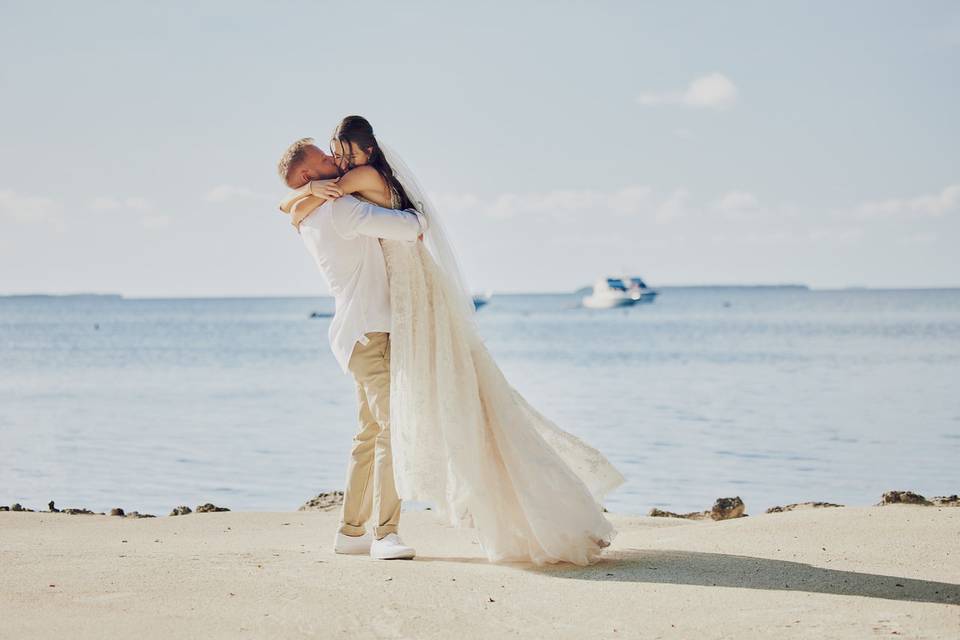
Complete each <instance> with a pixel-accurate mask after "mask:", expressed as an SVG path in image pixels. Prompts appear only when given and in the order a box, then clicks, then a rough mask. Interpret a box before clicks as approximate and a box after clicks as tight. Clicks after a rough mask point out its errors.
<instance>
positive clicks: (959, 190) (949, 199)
mask: <svg viewBox="0 0 960 640" xmlns="http://www.w3.org/2000/svg"><path fill="white" fill-rule="evenodd" d="M957 210H960V184H952V185H949V186H946V187H944V188H943V189H942V190H941V191H940V193H937V194H933V195H919V196H916V197H913V198H892V199H888V200H876V201H869V202H863V203H861V204H859V205H857V206H855V207H854V208H853V209H852V211H850V212H849V213H850V215H852V216H853V217H855V218H859V219H873V218H899V217H921V218H939V217H942V216H945V215H947V214H951V213H954V212H956V211H957Z"/></svg>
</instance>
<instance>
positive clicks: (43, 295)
mask: <svg viewBox="0 0 960 640" xmlns="http://www.w3.org/2000/svg"><path fill="white" fill-rule="evenodd" d="M0 298H2V299H9V298H16V299H19V300H31V299H41V298H97V299H98V300H102V299H111V300H122V299H123V295H122V294H119V293H11V294H7V295H3V294H0Z"/></svg>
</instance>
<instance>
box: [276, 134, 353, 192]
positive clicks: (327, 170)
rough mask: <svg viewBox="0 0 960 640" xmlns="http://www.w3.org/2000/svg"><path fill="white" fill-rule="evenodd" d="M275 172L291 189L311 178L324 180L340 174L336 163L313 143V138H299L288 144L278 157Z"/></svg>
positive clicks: (297, 187)
mask: <svg viewBox="0 0 960 640" xmlns="http://www.w3.org/2000/svg"><path fill="white" fill-rule="evenodd" d="M277 172H278V173H279V174H280V178H281V179H282V180H283V182H284V184H286V185H287V186H288V187H290V188H291V189H299V188H300V187H302V186H303V185H305V184H307V183H308V182H310V181H311V180H325V179H327V178H336V177H337V176H339V175H340V172H339V171H338V170H337V163H336V162H334V160H333V158H332V157H331V156H329V155H327V154H326V153H324V152H323V150H322V149H320V147H318V146H317V145H315V144H313V138H301V139H300V140H297V141H296V142H294V143H293V144H292V145H290V146H289V147H288V148H287V150H286V151H285V152H284V154H283V157H281V158H280V162H279V164H278V165H277Z"/></svg>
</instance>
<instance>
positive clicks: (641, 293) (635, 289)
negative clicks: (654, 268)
mask: <svg viewBox="0 0 960 640" xmlns="http://www.w3.org/2000/svg"><path fill="white" fill-rule="evenodd" d="M624 280H625V281H626V283H627V291H628V292H629V293H630V297H631V298H633V299H634V300H635V301H637V302H653V299H654V298H656V297H657V293H658V292H657V290H656V289H651V288H650V287H648V286H647V283H646V282H644V281H643V279H642V278H640V277H639V276H630V277H627V278H624Z"/></svg>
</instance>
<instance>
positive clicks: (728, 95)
mask: <svg viewBox="0 0 960 640" xmlns="http://www.w3.org/2000/svg"><path fill="white" fill-rule="evenodd" d="M738 95H739V91H738V90H737V87H736V85H735V84H733V82H732V81H731V80H730V79H729V78H728V77H727V76H725V75H723V74H722V73H716V72H715V73H710V74H707V75H705V76H700V77H699V78H694V79H693V80H692V81H691V82H690V84H688V85H687V88H686V89H684V90H683V91H646V92H643V93H641V94H640V95H639V96H637V102H638V103H640V104H642V105H657V104H679V105H683V106H685V107H694V108H707V109H725V108H728V107H731V106H733V105H734V104H735V103H736V102H737V98H738Z"/></svg>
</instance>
